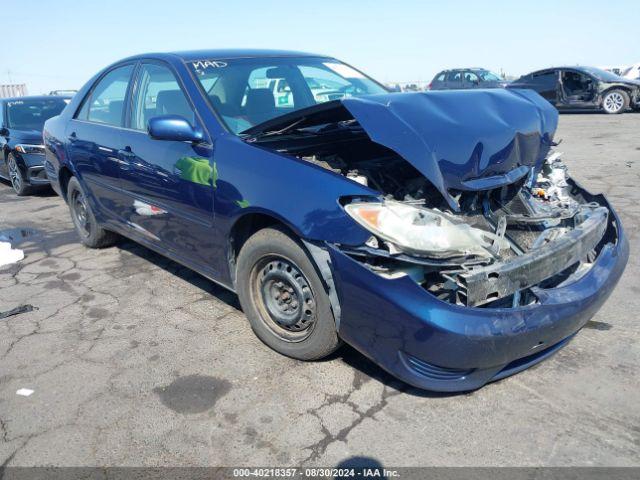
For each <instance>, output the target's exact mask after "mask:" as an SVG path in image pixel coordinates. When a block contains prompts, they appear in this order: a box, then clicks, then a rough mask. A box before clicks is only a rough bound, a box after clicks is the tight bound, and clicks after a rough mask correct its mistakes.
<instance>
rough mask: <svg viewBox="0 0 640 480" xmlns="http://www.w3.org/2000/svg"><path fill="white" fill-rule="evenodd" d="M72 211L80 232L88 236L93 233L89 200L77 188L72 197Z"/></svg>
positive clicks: (74, 221)
mask: <svg viewBox="0 0 640 480" xmlns="http://www.w3.org/2000/svg"><path fill="white" fill-rule="evenodd" d="M70 205H71V212H72V214H73V215H72V216H73V223H75V224H76V227H77V230H78V233H79V234H80V235H81V236H83V237H85V238H87V237H88V236H89V235H91V220H90V218H89V212H88V207H87V201H86V200H85V198H84V195H82V193H81V192H79V191H78V190H75V191H74V192H73V196H72V197H71V202H70Z"/></svg>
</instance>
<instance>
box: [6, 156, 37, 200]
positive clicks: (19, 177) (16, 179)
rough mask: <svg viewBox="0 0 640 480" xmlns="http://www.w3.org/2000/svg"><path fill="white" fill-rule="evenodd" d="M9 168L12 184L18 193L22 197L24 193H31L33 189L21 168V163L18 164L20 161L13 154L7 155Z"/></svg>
mask: <svg viewBox="0 0 640 480" xmlns="http://www.w3.org/2000/svg"><path fill="white" fill-rule="evenodd" d="M7 170H9V180H11V186H12V187H13V190H14V191H15V192H16V195H18V196H19V197H22V196H24V195H29V194H30V193H31V192H32V191H33V189H32V188H31V186H30V185H29V184H28V183H27V181H26V179H25V178H24V174H23V173H22V170H21V169H20V165H18V161H17V160H16V158H15V157H14V156H13V155H11V154H10V155H9V156H8V157H7Z"/></svg>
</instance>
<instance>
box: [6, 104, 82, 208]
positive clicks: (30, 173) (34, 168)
mask: <svg viewBox="0 0 640 480" xmlns="http://www.w3.org/2000/svg"><path fill="white" fill-rule="evenodd" d="M69 98H70V97H51V96H33V97H17V98H3V99H0V151H1V152H2V154H1V156H0V178H4V179H5V180H9V181H10V182H11V185H12V186H13V189H14V190H15V192H16V193H17V194H18V195H20V196H21V195H28V194H29V193H31V192H32V191H33V190H34V188H35V187H39V186H46V185H49V180H48V179H47V175H46V173H45V171H44V145H43V143H42V128H43V126H44V122H45V121H47V120H49V119H50V118H51V117H55V116H56V115H59V114H60V112H62V110H64V107H66V106H67V103H69Z"/></svg>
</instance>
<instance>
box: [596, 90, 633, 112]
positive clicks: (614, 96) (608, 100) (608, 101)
mask: <svg viewBox="0 0 640 480" xmlns="http://www.w3.org/2000/svg"><path fill="white" fill-rule="evenodd" d="M626 103H627V102H626V98H625V97H624V95H623V94H622V92H619V91H617V90H615V91H613V92H610V93H608V94H607V95H606V96H605V97H604V100H603V101H602V108H604V110H605V112H607V113H619V112H621V111H622V110H623V109H624V108H625V106H626Z"/></svg>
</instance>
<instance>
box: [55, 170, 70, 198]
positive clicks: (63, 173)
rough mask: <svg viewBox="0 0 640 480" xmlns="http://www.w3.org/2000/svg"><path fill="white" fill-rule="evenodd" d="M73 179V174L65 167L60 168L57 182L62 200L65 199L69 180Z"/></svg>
mask: <svg viewBox="0 0 640 480" xmlns="http://www.w3.org/2000/svg"><path fill="white" fill-rule="evenodd" d="M71 177H73V173H71V170H69V169H68V168H67V167H62V168H61V169H60V171H59V172H58V182H59V183H60V190H61V191H62V198H64V199H65V200H66V199H67V186H68V185H69V180H71Z"/></svg>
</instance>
